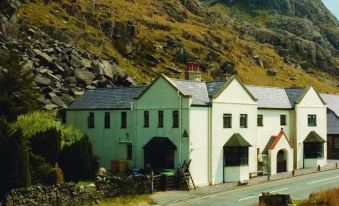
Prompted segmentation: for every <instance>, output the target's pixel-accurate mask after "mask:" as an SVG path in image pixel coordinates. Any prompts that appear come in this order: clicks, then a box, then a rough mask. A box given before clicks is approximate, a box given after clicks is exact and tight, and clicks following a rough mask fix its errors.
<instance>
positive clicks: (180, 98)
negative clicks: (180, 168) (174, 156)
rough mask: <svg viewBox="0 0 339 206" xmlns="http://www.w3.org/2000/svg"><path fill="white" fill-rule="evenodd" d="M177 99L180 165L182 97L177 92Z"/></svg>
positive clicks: (180, 158) (180, 159)
mask: <svg viewBox="0 0 339 206" xmlns="http://www.w3.org/2000/svg"><path fill="white" fill-rule="evenodd" d="M177 94H178V99H179V128H178V129H179V163H180V164H181V163H182V142H181V134H182V131H181V130H182V97H181V95H180V91H179V90H178V93H177Z"/></svg>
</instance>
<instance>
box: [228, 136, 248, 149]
mask: <svg viewBox="0 0 339 206" xmlns="http://www.w3.org/2000/svg"><path fill="white" fill-rule="evenodd" d="M224 147H252V145H251V144H250V143H248V142H247V141H246V140H245V138H244V137H243V136H241V134H239V133H235V134H233V135H232V136H231V138H230V139H229V140H228V141H227V142H226V143H225V145H224Z"/></svg>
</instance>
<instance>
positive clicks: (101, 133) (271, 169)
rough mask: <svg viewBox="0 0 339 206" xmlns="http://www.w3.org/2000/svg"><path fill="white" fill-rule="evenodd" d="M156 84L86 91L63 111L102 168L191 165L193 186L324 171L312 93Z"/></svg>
mask: <svg viewBox="0 0 339 206" xmlns="http://www.w3.org/2000/svg"><path fill="white" fill-rule="evenodd" d="M187 78H190V79H193V80H178V79H172V78H168V77H166V76H164V75H162V76H160V77H159V78H157V79H156V80H154V81H153V83H152V84H151V85H149V86H147V87H129V88H115V89H97V90H89V91H87V92H86V93H85V94H84V95H83V96H82V97H80V98H79V99H78V100H77V101H76V102H75V103H74V104H72V105H71V106H70V107H69V109H68V110H67V113H66V114H67V123H68V124H73V125H74V126H76V127H78V128H79V129H80V130H82V131H83V132H84V133H86V134H88V135H89V136H90V138H91V140H92V142H93V145H94V150H95V153H96V154H97V155H98V156H99V157H100V163H101V164H102V165H103V166H105V167H107V168H109V167H110V161H111V160H118V159H127V160H128V161H129V166H130V167H137V168H145V167H148V166H150V167H152V168H153V169H155V170H161V169H171V168H172V169H175V168H178V167H179V165H180V164H182V163H183V162H184V161H189V160H191V164H190V171H191V174H192V177H193V179H194V182H195V183H196V185H211V184H218V183H222V182H234V181H243V180H248V179H249V178H250V176H252V175H256V174H258V173H259V174H260V173H270V174H275V173H277V172H285V171H291V170H293V169H298V168H304V167H317V166H318V165H320V166H323V165H324V164H326V145H325V144H324V142H325V141H326V133H327V132H326V119H327V117H326V105H325V104H324V102H323V100H322V99H321V97H320V96H319V94H318V93H317V91H316V90H315V89H314V88H313V87H309V88H306V89H282V88H270V87H259V86H244V85H243V84H242V83H241V82H240V81H239V79H237V78H236V77H233V78H230V79H229V80H228V81H225V82H224V81H212V82H203V81H196V79H199V75H198V72H196V70H193V71H192V72H189V73H187Z"/></svg>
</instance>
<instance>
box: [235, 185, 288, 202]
mask: <svg viewBox="0 0 339 206" xmlns="http://www.w3.org/2000/svg"><path fill="white" fill-rule="evenodd" d="M284 190H288V188H287V187H285V188H282V189H278V190H274V191H271V192H269V193H276V192H281V191H284ZM260 195H261V194H259V195H255V196H254V195H252V196H249V197H245V198H242V199H240V200H239V202H241V201H244V200H249V199H253V198H256V197H260Z"/></svg>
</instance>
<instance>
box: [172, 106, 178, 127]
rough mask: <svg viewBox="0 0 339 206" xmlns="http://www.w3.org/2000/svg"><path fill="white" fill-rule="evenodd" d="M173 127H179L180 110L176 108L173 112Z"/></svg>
mask: <svg viewBox="0 0 339 206" xmlns="http://www.w3.org/2000/svg"><path fill="white" fill-rule="evenodd" d="M172 120H173V122H172V128H178V127H179V111H178V110H174V111H173V112H172Z"/></svg>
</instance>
